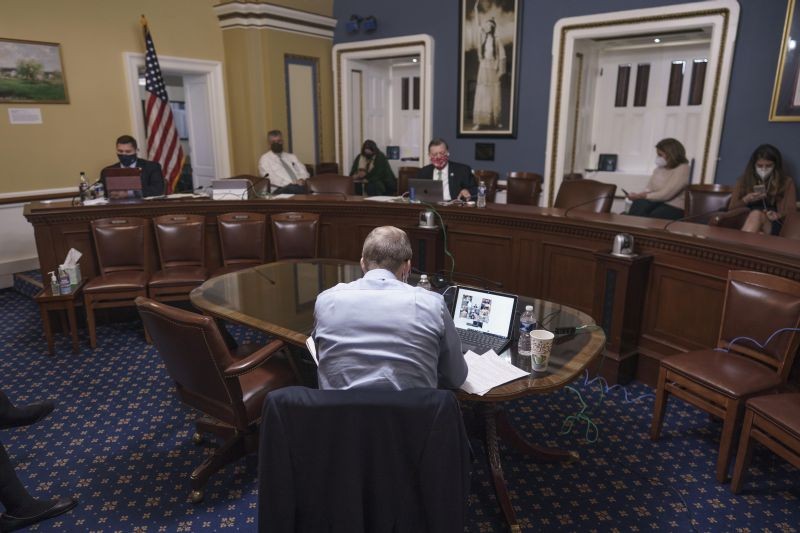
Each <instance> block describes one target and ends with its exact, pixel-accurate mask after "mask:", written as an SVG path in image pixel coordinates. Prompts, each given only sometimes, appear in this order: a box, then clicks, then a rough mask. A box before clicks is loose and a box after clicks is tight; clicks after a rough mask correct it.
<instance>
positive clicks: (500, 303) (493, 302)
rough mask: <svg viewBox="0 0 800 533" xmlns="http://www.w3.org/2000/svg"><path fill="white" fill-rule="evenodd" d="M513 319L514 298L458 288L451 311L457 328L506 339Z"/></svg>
mask: <svg viewBox="0 0 800 533" xmlns="http://www.w3.org/2000/svg"><path fill="white" fill-rule="evenodd" d="M513 318H514V298H513V297H509V296H503V295H500V294H492V293H486V292H481V291H473V290H469V289H464V288H459V289H458V294H456V304H455V309H454V310H453V322H455V325H456V327H457V328H461V329H473V330H477V331H483V332H484V333H490V334H492V335H497V336H499V337H508V335H509V331H510V328H509V326H510V325H511V322H512V320H513Z"/></svg>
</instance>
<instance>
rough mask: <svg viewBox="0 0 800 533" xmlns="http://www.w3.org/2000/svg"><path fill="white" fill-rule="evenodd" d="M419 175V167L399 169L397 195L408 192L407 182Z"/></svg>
mask: <svg viewBox="0 0 800 533" xmlns="http://www.w3.org/2000/svg"><path fill="white" fill-rule="evenodd" d="M418 173H419V167H400V169H399V170H398V171H397V194H403V193H407V192H408V180H410V179H414V178H416V177H417V174H418Z"/></svg>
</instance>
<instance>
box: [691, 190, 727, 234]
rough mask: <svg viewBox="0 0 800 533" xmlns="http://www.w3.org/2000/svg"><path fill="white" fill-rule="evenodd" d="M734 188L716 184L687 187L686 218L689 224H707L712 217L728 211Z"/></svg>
mask: <svg viewBox="0 0 800 533" xmlns="http://www.w3.org/2000/svg"><path fill="white" fill-rule="evenodd" d="M732 192H733V188H731V187H729V186H727V185H720V184H719V183H714V184H710V185H689V186H688V187H686V192H685V193H684V194H685V200H684V213H685V214H684V216H685V217H686V219H687V221H688V222H694V223H695V224H707V223H708V221H709V220H711V218H712V217H714V216H717V215H721V214H722V213H723V212H724V211H727V209H728V204H729V203H730V201H731V193H732Z"/></svg>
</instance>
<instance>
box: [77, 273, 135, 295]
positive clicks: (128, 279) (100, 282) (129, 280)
mask: <svg viewBox="0 0 800 533" xmlns="http://www.w3.org/2000/svg"><path fill="white" fill-rule="evenodd" d="M147 279H148V276H147V274H145V273H144V272H135V271H121V272H110V273H108V274H106V275H104V276H97V277H96V278H92V279H90V280H89V281H88V282H87V283H86V285H84V286H83V292H84V293H90V294H92V293H100V292H102V293H108V292H116V291H120V292H122V291H135V290H141V291H144V290H147Z"/></svg>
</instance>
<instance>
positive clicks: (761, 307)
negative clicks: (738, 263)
mask: <svg viewBox="0 0 800 533" xmlns="http://www.w3.org/2000/svg"><path fill="white" fill-rule="evenodd" d="M796 327H800V283H798V282H796V281H792V280H789V279H786V278H781V277H778V276H773V275H771V274H765V273H763V272H748V271H738V270H732V271H730V272H729V273H728V286H727V291H726V295H725V306H724V308H723V311H722V326H721V327H720V333H719V341H718V343H717V346H718V347H720V348H727V347H728V346H729V343H730V342H731V341H732V340H734V339H735V338H737V337H742V336H745V337H750V338H752V339H755V340H756V341H757V342H759V343H762V344H763V343H764V342H766V340H767V338H768V337H769V336H770V335H772V334H773V333H774V332H775V331H777V330H778V329H780V328H796ZM799 345H800V335H798V334H797V332H785V333H780V334H778V335H776V336H775V337H774V338H773V340H772V341H771V342H770V343H769V344H767V345H766V346H764V347H763V348H760V347H759V346H757V345H754V344H753V343H752V342H750V341H746V340H740V341H737V342H736V343H735V344H734V345H733V346H730V350H731V351H733V352H737V353H740V354H742V355H745V356H748V357H752V358H753V359H756V360H758V361H761V362H762V363H765V364H767V365H769V366H771V367H773V368H775V369H776V371H777V372H778V374H780V375H781V377H782V378H783V379H786V376H787V375H788V373H789V370H790V369H791V366H792V362H793V361H794V357H795V354H796V352H797V348H798V346H799Z"/></svg>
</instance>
